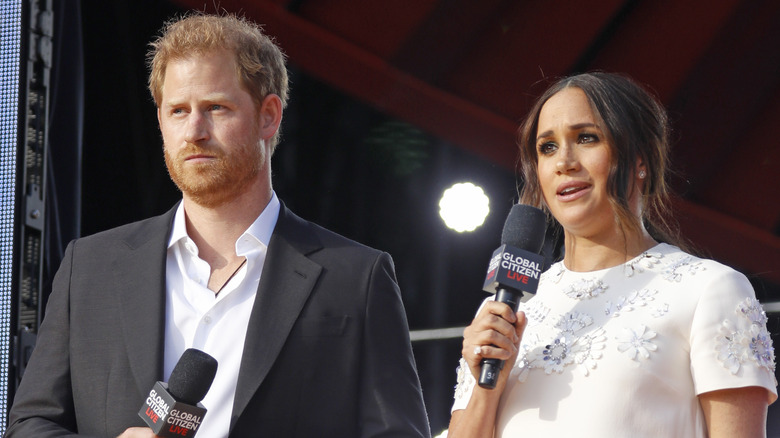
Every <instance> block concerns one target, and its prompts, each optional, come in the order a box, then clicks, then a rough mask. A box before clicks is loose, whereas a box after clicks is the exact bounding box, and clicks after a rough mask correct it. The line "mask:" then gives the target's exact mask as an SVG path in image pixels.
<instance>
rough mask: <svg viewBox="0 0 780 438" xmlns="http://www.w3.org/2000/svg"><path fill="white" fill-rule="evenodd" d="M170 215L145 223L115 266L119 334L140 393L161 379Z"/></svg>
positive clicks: (123, 248) (127, 240)
mask: <svg viewBox="0 0 780 438" xmlns="http://www.w3.org/2000/svg"><path fill="white" fill-rule="evenodd" d="M174 211H175V208H174V209H172V210H171V211H169V212H168V213H166V214H165V215H163V216H158V217H156V218H152V219H150V220H149V221H146V222H144V223H143V224H142V226H141V227H140V228H139V229H137V230H134V232H132V233H131V234H129V235H128V236H127V237H126V238H125V239H124V242H123V243H124V245H121V246H120V247H119V248H117V251H116V252H117V257H116V260H115V261H114V263H115V269H114V272H115V276H116V283H115V284H116V286H117V288H116V290H115V291H114V292H115V293H116V295H117V299H118V300H119V301H120V302H121V304H122V309H123V313H122V318H121V326H122V335H123V336H124V344H125V345H126V346H127V357H128V360H129V362H130V368H131V370H132V374H133V378H134V379H135V382H136V384H137V385H138V390H139V392H140V393H141V394H145V393H147V392H148V391H149V389H150V388H151V387H152V385H153V384H154V382H155V381H157V380H162V378H163V375H162V374H163V358H164V355H163V348H164V344H165V260H166V254H167V251H166V247H167V239H168V235H169V233H170V229H171V224H172V220H173V213H174Z"/></svg>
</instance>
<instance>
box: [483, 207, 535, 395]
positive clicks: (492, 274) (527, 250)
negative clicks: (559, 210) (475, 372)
mask: <svg viewBox="0 0 780 438" xmlns="http://www.w3.org/2000/svg"><path fill="white" fill-rule="evenodd" d="M545 223H546V216H545V214H544V212H543V211H542V210H540V209H538V208H536V207H532V206H530V205H524V204H517V205H514V206H513V207H512V210H510V211H509V215H508V216H507V218H506V222H505V223H504V231H503V233H502V234H501V246H499V247H498V249H496V250H495V251H494V252H493V256H492V257H491V258H490V264H489V265H488V272H487V276H486V277H485V283H484V286H483V290H484V291H485V292H490V293H494V294H496V301H498V302H501V303H505V304H507V305H509V307H510V308H511V309H512V312H517V309H518V306H519V305H520V302H521V301H526V300H527V299H528V298H530V294H534V293H536V289H537V288H538V287H539V276H540V275H541V273H542V266H543V265H544V257H543V256H541V255H540V254H539V253H540V252H541V250H542V245H543V244H544V234H545V228H546V225H545ZM524 292H525V297H524ZM523 298H524V299H523ZM503 368H504V361H503V360H500V359H482V370H481V371H480V375H479V386H481V387H483V388H487V389H493V388H495V387H496V382H497V381H498V374H499V372H501V370H502V369H503Z"/></svg>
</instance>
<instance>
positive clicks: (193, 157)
mask: <svg viewBox="0 0 780 438" xmlns="http://www.w3.org/2000/svg"><path fill="white" fill-rule="evenodd" d="M212 158H215V157H214V156H213V155H208V154H200V153H199V154H189V155H187V156H186V157H184V161H200V160H210V159H212Z"/></svg>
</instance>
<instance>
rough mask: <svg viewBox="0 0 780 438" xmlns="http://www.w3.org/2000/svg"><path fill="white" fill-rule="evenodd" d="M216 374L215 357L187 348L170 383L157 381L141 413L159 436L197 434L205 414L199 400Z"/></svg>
mask: <svg viewBox="0 0 780 438" xmlns="http://www.w3.org/2000/svg"><path fill="white" fill-rule="evenodd" d="M216 374H217V360H216V359H214V358H213V357H211V356H209V355H208V354H206V353H204V352H202V351H200V350H196V349H194V348H189V349H187V350H186V351H184V354H182V355H181V358H179V361H178V362H177V363H176V366H174V367H173V371H171V378H170V379H168V383H165V382H157V383H155V384H154V386H153V387H152V390H151V391H149V396H148V397H147V398H146V401H145V402H144V404H143V405H142V406H141V410H140V411H138V415H139V416H140V417H141V418H143V420H144V421H145V422H146V424H147V425H148V426H149V427H150V428H151V429H152V431H153V432H154V433H155V435H156V436H159V437H176V438H188V437H194V436H195V433H196V432H197V431H198V428H199V427H200V424H201V422H202V421H203V416H204V415H206V408H205V407H203V405H202V404H201V403H200V401H201V400H203V397H205V396H206V393H207V392H209V388H210V387H211V383H212V382H213V381H214V376H215V375H216Z"/></svg>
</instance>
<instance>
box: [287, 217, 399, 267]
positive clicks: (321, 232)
mask: <svg viewBox="0 0 780 438" xmlns="http://www.w3.org/2000/svg"><path fill="white" fill-rule="evenodd" d="M277 227H278V230H279V232H280V233H281V234H283V235H285V236H286V238H292V239H294V240H306V241H309V242H316V243H318V244H319V245H321V246H322V248H323V249H327V250H331V251H333V250H337V251H349V252H358V253H362V254H365V255H366V256H369V255H372V254H373V255H374V257H376V256H378V255H379V254H381V253H383V252H384V251H381V250H379V249H376V248H372V247H370V246H368V245H366V244H363V243H360V242H358V241H356V240H354V239H351V238H349V237H346V236H344V235H342V234H339V233H338V232H336V231H333V230H331V229H328V228H325V227H324V226H322V225H320V224H318V223H315V222H312V221H309V220H307V219H303V218H301V217H300V216H298V215H296V214H295V213H293V212H292V211H290V210H289V209H287V210H286V211H285V212H284V214H282V215H280V217H279V222H278V223H277Z"/></svg>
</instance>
